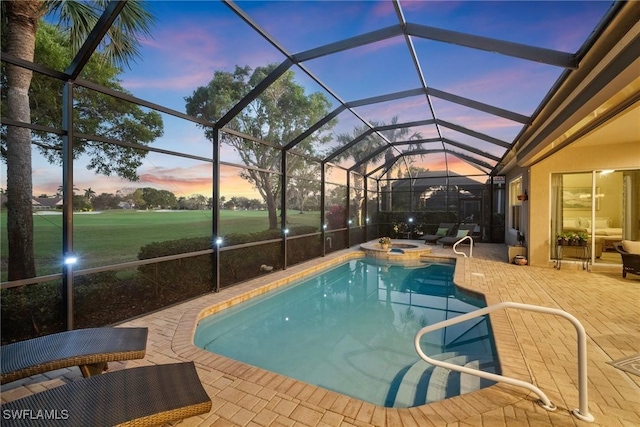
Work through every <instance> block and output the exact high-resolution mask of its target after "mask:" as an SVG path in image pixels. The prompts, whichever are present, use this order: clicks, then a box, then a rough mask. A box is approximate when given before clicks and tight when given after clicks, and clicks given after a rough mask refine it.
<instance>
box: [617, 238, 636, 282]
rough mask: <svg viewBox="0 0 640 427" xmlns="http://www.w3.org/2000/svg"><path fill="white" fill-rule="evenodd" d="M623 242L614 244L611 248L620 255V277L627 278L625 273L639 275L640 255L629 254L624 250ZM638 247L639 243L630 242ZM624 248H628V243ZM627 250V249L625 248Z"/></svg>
mask: <svg viewBox="0 0 640 427" xmlns="http://www.w3.org/2000/svg"><path fill="white" fill-rule="evenodd" d="M625 242H626V241H623V242H620V243H614V244H613V247H614V248H615V249H616V251H618V252H619V253H620V255H622V277H623V278H625V277H627V273H631V274H640V253H631V252H628V251H627V250H625V247H624V246H625ZM631 244H636V245H637V246H638V247H640V242H631ZM626 246H630V245H629V244H628V243H627V245H626ZM627 249H628V248H627Z"/></svg>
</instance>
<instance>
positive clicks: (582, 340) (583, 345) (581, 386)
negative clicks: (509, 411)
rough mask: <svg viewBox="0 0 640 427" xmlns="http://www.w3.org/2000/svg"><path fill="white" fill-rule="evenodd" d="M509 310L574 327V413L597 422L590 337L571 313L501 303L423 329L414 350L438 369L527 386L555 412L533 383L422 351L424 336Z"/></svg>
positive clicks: (419, 332)
mask: <svg viewBox="0 0 640 427" xmlns="http://www.w3.org/2000/svg"><path fill="white" fill-rule="evenodd" d="M505 308H518V309H522V310H529V311H535V312H538V313H544V314H554V315H556V316H561V317H564V318H565V319H568V320H569V321H570V322H571V323H572V324H573V326H574V327H575V328H576V331H577V334H578V337H577V340H578V393H579V400H580V402H579V408H578V409H574V410H573V411H571V413H572V414H573V415H574V416H575V417H576V418H578V419H580V420H582V421H587V422H593V420H594V417H593V415H591V414H590V413H589V403H588V396H587V335H586V332H585V329H584V327H583V326H582V324H581V323H580V321H579V320H578V319H576V318H575V317H574V316H572V315H571V314H569V313H567V312H566V311H563V310H559V309H556V308H549V307H541V306H538V305H532V304H522V303H518V302H501V303H498V304H493V305H490V306H488V307H485V308H482V309H479V310H475V311H472V312H470V313H467V314H463V315H461V316H457V317H454V318H452V319H448V320H443V321H442V322H438V323H434V324H433V325H428V326H425V327H424V328H422V329H420V330H419V331H418V333H417V334H416V336H415V338H414V341H413V344H414V347H415V349H416V351H417V352H418V355H419V356H420V357H421V358H422V359H423V360H425V361H426V362H427V363H430V364H432V365H435V366H441V367H443V368H447V369H451V370H453V371H458V372H463V373H466V374H470V375H475V376H478V377H480V378H485V379H488V380H492V381H496V382H503V383H507V384H510V385H514V386H518V387H524V388H526V389H528V390H530V391H532V392H534V393H535V394H536V395H537V396H538V397H539V398H540V400H539V402H538V403H539V404H540V406H542V407H543V408H544V409H546V410H548V411H555V410H556V406H555V405H554V404H553V403H551V401H550V400H549V398H548V397H547V395H546V394H544V392H543V391H542V390H540V389H539V388H538V387H536V386H535V385H533V384H531V383H528V382H526V381H521V380H517V379H515V378H510V377H504V376H502V375H498V374H492V373H489V372H484V371H481V370H478V369H471V368H468V367H465V366H460V365H455V364H452V363H447V362H443V361H440V360H436V359H432V358H431V357H429V356H427V355H426V354H425V353H424V352H423V351H422V348H421V346H420V338H422V336H423V335H425V334H427V333H429V332H432V331H435V330H437V329H441V328H444V327H446V326H450V325H455V324H457V323H460V322H464V321H466V320H469V319H473V318H475V317H479V316H484V315H485V314H489V313H491V312H493V311H496V310H500V309H505Z"/></svg>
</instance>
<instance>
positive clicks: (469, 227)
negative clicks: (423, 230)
mask: <svg viewBox="0 0 640 427" xmlns="http://www.w3.org/2000/svg"><path fill="white" fill-rule="evenodd" d="M477 225H478V224H460V226H459V227H458V231H457V233H456V235H455V236H447V237H443V238H442V239H440V240H438V243H442V246H453V245H454V244H455V243H456V242H457V241H458V240H460V239H462V238H463V237H464V236H468V235H471V234H472V233H473V230H475V229H476V227H477Z"/></svg>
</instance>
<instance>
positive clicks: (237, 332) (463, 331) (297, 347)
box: [195, 258, 497, 407]
mask: <svg viewBox="0 0 640 427" xmlns="http://www.w3.org/2000/svg"><path fill="white" fill-rule="evenodd" d="M453 269H454V265H453V264H447V263H442V262H424V263H421V264H420V265H419V266H417V267H416V266H414V267H403V266H401V265H389V264H385V263H384V262H383V261H379V260H374V259H369V258H365V259H359V260H353V261H349V262H347V263H345V264H342V265H339V266H337V267H335V268H332V269H330V270H327V271H325V272H322V273H320V274H317V275H314V276H310V277H307V278H304V279H301V280H300V281H298V282H295V283H294V284H292V285H291V286H286V287H284V288H283V289H280V290H277V291H274V292H270V293H268V294H265V295H262V296H260V297H256V298H252V299H251V300H249V301H246V302H244V303H242V304H238V305H236V306H233V307H231V308H229V309H226V310H223V311H222V312H220V313H217V314H215V315H212V316H209V317H207V318H205V319H203V320H202V321H201V322H200V323H199V325H198V328H197V330H196V334H195V344H196V345H197V346H199V347H201V348H204V349H206V350H209V351H211V352H214V353H217V354H221V355H224V356H227V357H230V358H233V359H236V360H239V361H242V362H245V363H248V364H251V365H255V366H258V367H261V368H263V369H268V370H270V371H273V372H277V373H279V374H282V375H286V376H289V377H292V378H295V379H298V380H301V381H304V382H307V383H310V384H315V385H318V386H321V387H324V388H326V389H330V390H333V391H336V392H338V393H341V394H345V395H348V396H351V397H355V398H358V399H361V400H365V401H367V402H370V403H373V404H375V405H381V406H387V407H410V406H416V405H420V404H423V403H425V402H428V401H432V400H438V399H441V398H446V397H450V396H451V395H457V394H460V393H463V392H466V391H473V390H472V389H477V388H479V387H482V386H486V385H488V384H489V383H487V382H482V383H481V382H480V380H479V379H478V380H477V383H476V382H475V379H477V377H473V378H474V380H472V381H471V382H469V380H468V379H466V380H463V381H462V386H460V379H459V378H456V379H453V380H452V378H453V377H452V376H451V375H447V373H445V374H444V375H443V373H442V372H439V373H437V374H436V371H435V370H434V367H433V366H431V365H428V364H427V363H426V362H424V361H422V360H421V359H420V358H419V357H418V355H417V353H416V352H415V349H414V347H413V338H414V336H415V334H416V332H417V331H418V330H419V329H420V328H421V327H423V326H425V325H427V324H432V323H436V322H439V321H441V320H445V319H447V318H451V317H454V316H458V315H460V314H463V313H467V312H469V311H472V310H475V309H477V308H479V307H484V306H485V304H484V302H483V301H481V300H479V299H476V298H473V297H470V296H466V295H461V294H459V292H458V291H457V290H456V287H455V286H454V285H453V281H452V277H453ZM422 345H423V349H424V351H425V353H427V354H429V355H432V356H433V355H436V356H438V357H440V358H442V359H443V360H449V361H451V362H453V363H460V364H465V363H467V362H471V361H476V367H478V366H480V367H481V369H483V370H488V371H490V372H496V370H497V364H496V363H495V361H494V354H495V352H494V345H493V339H492V336H491V334H490V327H489V324H488V319H485V318H477V319H474V320H470V321H468V322H463V323H460V324H458V325H454V326H451V327H448V328H445V329H441V330H439V331H434V332H432V333H430V334H428V335H426V336H425V337H424V339H423V342H422ZM437 369H442V368H437ZM454 375H455V374H454ZM458 376H459V375H458ZM436 377H437V378H438V381H439V382H440V383H442V382H443V381H444V386H443V385H442V384H440V386H439V388H438V387H435V388H434V386H433V385H431V383H433V382H434V381H435V380H432V381H429V379H430V378H436ZM443 378H444V380H443ZM436 382H437V381H436ZM449 383H452V384H453V385H452V386H449ZM469 384H471V386H470V385H469ZM474 384H475V385H474ZM470 387H471V389H470Z"/></svg>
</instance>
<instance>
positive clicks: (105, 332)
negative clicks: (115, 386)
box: [0, 328, 149, 384]
mask: <svg viewBox="0 0 640 427" xmlns="http://www.w3.org/2000/svg"><path fill="white" fill-rule="evenodd" d="M148 332H149V331H148V329H147V328H90V329H77V330H74V331H67V332H60V333H57V334H51V335H45V336H42V337H38V338H33V339H30V340H25V341H20V342H16V343H13V344H7V345H3V346H2V348H0V369H1V370H2V377H1V381H0V384H5V383H8V382H11V381H16V380H19V379H21V378H26V377H30V376H32V375H36V374H41V373H43V372H47V371H53V370H55V369H61V368H68V367H70V366H78V367H79V368H80V371H81V372H82V375H83V376H84V377H90V376H92V375H96V374H99V373H101V372H102V371H104V370H106V368H107V362H113V361H116V360H131V359H142V358H143V357H144V355H145V351H146V348H147V334H148Z"/></svg>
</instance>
